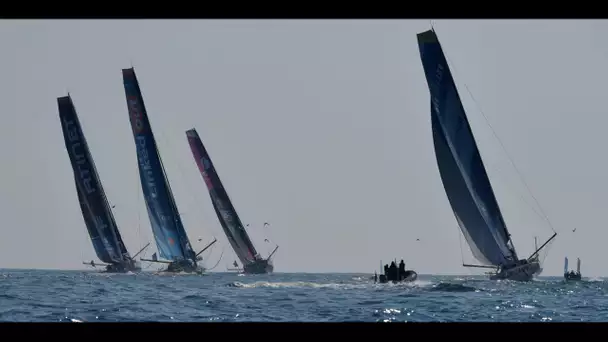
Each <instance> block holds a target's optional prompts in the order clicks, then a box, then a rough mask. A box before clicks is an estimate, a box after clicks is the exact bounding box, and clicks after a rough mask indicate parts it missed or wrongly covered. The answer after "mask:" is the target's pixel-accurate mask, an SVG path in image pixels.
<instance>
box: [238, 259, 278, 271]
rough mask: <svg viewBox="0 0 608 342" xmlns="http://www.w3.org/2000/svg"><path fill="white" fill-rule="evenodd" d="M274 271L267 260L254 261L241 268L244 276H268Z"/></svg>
mask: <svg viewBox="0 0 608 342" xmlns="http://www.w3.org/2000/svg"><path fill="white" fill-rule="evenodd" d="M273 271H274V266H273V265H272V262H271V261H270V260H268V259H260V260H256V261H254V262H252V263H249V264H246V265H244V266H243V273H245V274H268V273H272V272H273Z"/></svg>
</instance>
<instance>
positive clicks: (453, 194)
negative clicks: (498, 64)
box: [417, 30, 557, 281]
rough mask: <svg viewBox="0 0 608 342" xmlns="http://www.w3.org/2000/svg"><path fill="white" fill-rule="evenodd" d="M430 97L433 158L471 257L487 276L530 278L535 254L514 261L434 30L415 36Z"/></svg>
mask: <svg viewBox="0 0 608 342" xmlns="http://www.w3.org/2000/svg"><path fill="white" fill-rule="evenodd" d="M417 39H418V47H419V50H420V58H421V60H422V65H423V68H424V74H425V77H426V80H427V84H428V88H429V92H430V97H431V125H432V130H433V141H434V147H435V156H436V158H437V165H438V168H439V173H440V175H441V180H442V182H443V186H444V189H445V191H446V195H447V197H448V200H449V202H450V205H451V206H452V210H453V212H454V216H455V217H456V220H457V222H458V225H459V226H460V229H461V230H462V233H463V235H464V237H465V239H466V241H467V243H468V244H469V247H470V248H471V252H472V253H473V256H474V257H475V258H476V259H477V260H478V261H480V262H481V263H482V264H484V265H467V264H463V266H465V267H481V268H491V269H496V271H495V272H492V274H491V275H490V279H493V280H495V279H511V280H520V281H529V280H532V278H533V276H534V275H535V274H538V272H539V271H540V270H541V267H540V263H539V262H538V260H536V259H534V257H535V256H536V255H537V254H538V252H539V251H540V250H541V249H542V248H544V247H545V246H546V245H547V243H549V241H551V240H552V239H553V238H555V236H556V235H557V233H554V234H553V236H551V238H549V239H548V240H547V242H545V243H544V244H543V245H542V246H541V247H540V248H538V249H537V250H536V251H535V252H534V253H533V254H532V255H531V256H530V257H529V258H527V259H519V257H518V256H517V253H516V251H515V246H514V245H513V241H512V240H511V234H509V231H508V230H507V226H506V224H505V222H504V220H503V217H502V213H501V211H500V208H499V206H498V202H497V201H496V198H495V196H494V191H493V190H492V185H491V184H490V181H489V179H488V175H487V173H486V169H485V167H484V164H483V161H482V158H481V155H480V154H479V150H478V148H477V144H476V142H475V138H474V136H473V133H472V131H471V127H470V125H469V122H468V119H467V115H466V113H465V110H464V108H463V105H462V103H461V101H460V96H459V95H458V90H457V89H456V84H455V83H454V79H453V78H452V73H451V71H450V68H449V66H448V64H447V61H446V58H445V55H444V53H443V49H442V47H441V44H440V43H439V39H438V38H437V35H436V34H435V31H434V30H428V31H425V32H422V33H419V34H418V35H417Z"/></svg>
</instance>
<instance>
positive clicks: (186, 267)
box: [163, 260, 205, 274]
mask: <svg viewBox="0 0 608 342" xmlns="http://www.w3.org/2000/svg"><path fill="white" fill-rule="evenodd" d="M163 272H171V273H181V272H184V273H196V274H203V273H204V272H205V268H204V267H202V266H200V265H198V264H194V263H191V262H189V261H183V260H179V261H174V262H172V263H170V264H169V265H168V266H167V269H165V270H164V271H163Z"/></svg>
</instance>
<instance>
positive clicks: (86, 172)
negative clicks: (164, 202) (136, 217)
mask: <svg viewBox="0 0 608 342" xmlns="http://www.w3.org/2000/svg"><path fill="white" fill-rule="evenodd" d="M57 105H58V107H59V120H60V121H61V129H62V131H63V139H64V142H65V147H66V149H67V151H68V155H69V157H70V163H71V164H72V171H73V172H74V181H75V183H76V194H77V195H78V201H79V203H80V210H81V212H82V217H83V218H84V223H85V225H86V227H87V230H88V232H89V236H90V238H91V242H92V243H93V248H94V249H95V253H96V254H97V257H98V258H99V260H101V261H102V262H103V263H96V262H95V261H93V260H91V262H83V264H85V265H91V266H93V267H96V266H101V267H105V271H106V272H112V273H126V272H138V271H141V267H140V265H139V263H138V262H136V261H135V258H136V257H137V255H138V254H139V253H141V252H142V251H143V250H144V249H146V248H147V247H148V245H149V244H148V245H146V246H144V248H142V249H141V250H140V251H139V252H137V254H136V255H135V256H133V257H131V256H130V255H129V251H127V248H126V247H125V244H124V242H123V240H122V237H121V236H120V232H119V231H118V225H117V224H116V220H115V219H114V214H113V213H112V209H111V208H110V205H109V203H108V199H107V198H106V194H105V191H104V189H103V187H102V185H101V180H100V179H99V175H98V174H97V168H96V167H95V162H94V161H93V157H92V156H91V152H90V151H89V145H88V144H87V140H86V138H85V136H84V133H83V132H82V127H81V125H80V120H79V119H78V114H77V113H76V108H75V107H74V103H73V102H72V98H71V97H70V95H69V94H68V95H67V96H63V97H58V98H57Z"/></svg>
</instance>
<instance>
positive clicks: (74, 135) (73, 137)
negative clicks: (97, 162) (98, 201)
mask: <svg viewBox="0 0 608 342" xmlns="http://www.w3.org/2000/svg"><path fill="white" fill-rule="evenodd" d="M62 121H63V126H64V127H65V131H66V132H65V133H66V134H65V136H66V138H67V142H68V143H67V145H68V146H67V148H68V152H69V153H70V155H71V156H72V157H73V162H74V168H75V170H74V173H75V175H76V177H77V178H78V179H79V180H80V184H82V186H83V188H84V190H85V191H86V193H87V194H91V193H93V192H95V191H97V189H96V187H95V182H94V180H93V177H92V175H91V169H90V166H89V163H88V160H87V158H86V151H85V149H84V148H85V147H84V144H85V142H84V141H83V139H82V134H81V132H80V129H79V128H78V126H77V125H76V123H75V122H74V121H73V120H68V119H66V118H62Z"/></svg>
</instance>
